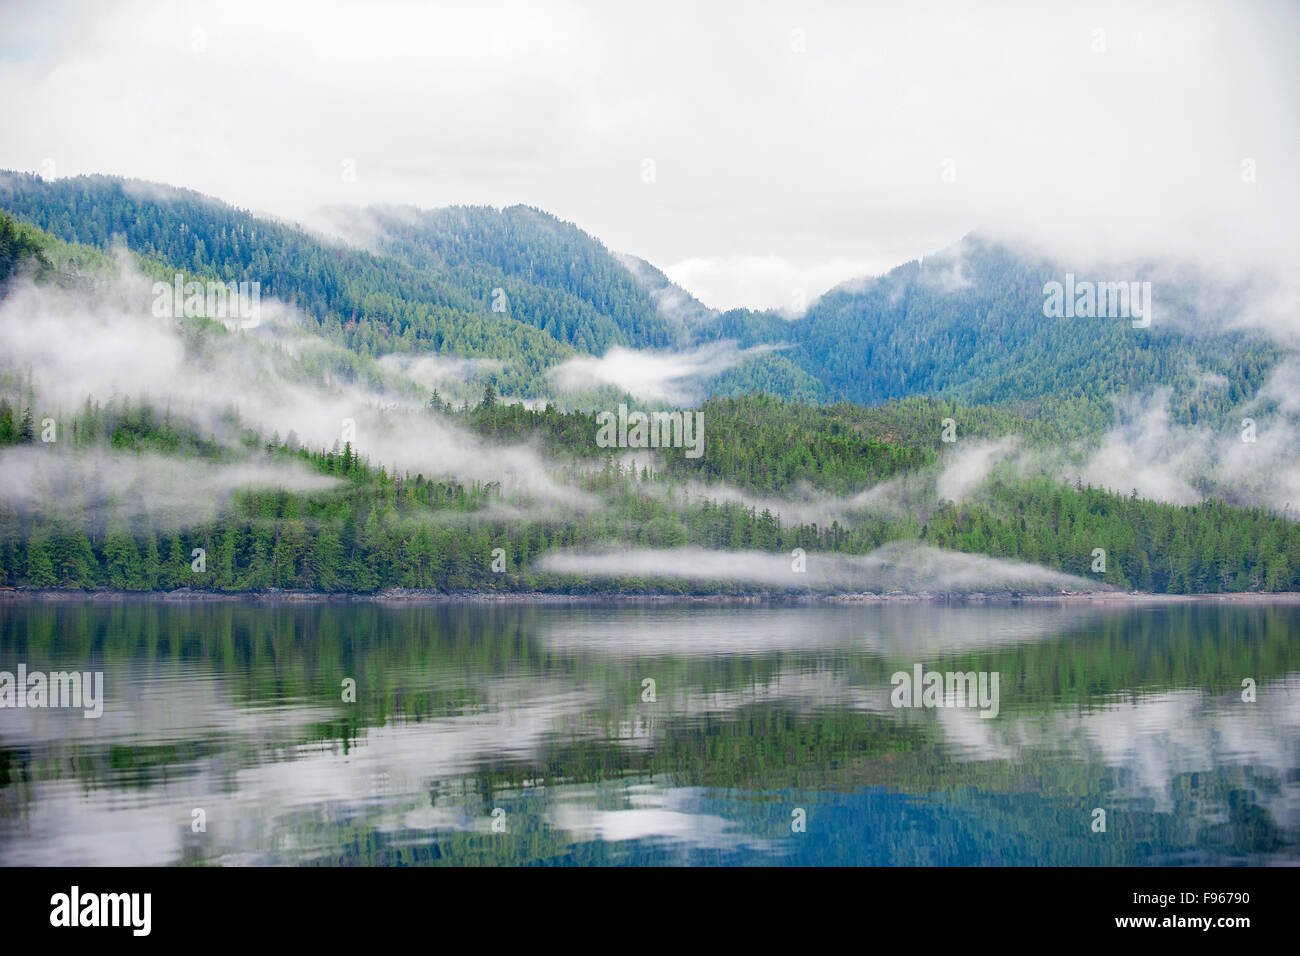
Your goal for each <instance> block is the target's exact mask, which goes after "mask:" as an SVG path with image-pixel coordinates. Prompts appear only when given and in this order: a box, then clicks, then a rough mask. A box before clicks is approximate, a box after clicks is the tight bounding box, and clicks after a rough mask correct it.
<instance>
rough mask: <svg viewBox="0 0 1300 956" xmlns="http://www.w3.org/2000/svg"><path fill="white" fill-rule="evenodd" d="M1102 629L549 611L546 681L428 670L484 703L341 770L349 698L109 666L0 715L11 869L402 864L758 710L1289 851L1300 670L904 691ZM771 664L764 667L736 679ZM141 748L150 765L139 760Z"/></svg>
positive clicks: (238, 678)
mask: <svg viewBox="0 0 1300 956" xmlns="http://www.w3.org/2000/svg"><path fill="white" fill-rule="evenodd" d="M1094 613H1096V614H1100V613H1102V612H1092V611H1091V610H1088V611H1085V612H1083V613H1081V612H1080V611H1079V610H1077V609H1071V608H1061V607H1054V606H1046V607H1039V606H1030V607H979V606H976V607H960V606H959V607H946V606H938V605H919V604H910V605H899V606H870V607H852V608H842V607H829V608H821V607H816V608H754V609H743V610H739V611H738V610H737V609H735V608H723V609H716V608H711V607H700V606H698V605H697V606H692V607H688V608H681V607H678V608H658V607H655V608H632V609H628V608H614V609H604V608H595V609H590V608H582V609H578V610H571V609H564V610H551V609H544V610H543V611H541V612H539V613H537V614H536V615H535V616H534V617H533V618H532V621H533V622H535V624H536V629H537V630H536V632H535V634H536V635H538V639H537V640H536V643H537V644H540V645H543V646H544V647H548V648H550V649H551V651H552V652H554V651H556V650H558V651H559V652H560V653H550V654H549V655H548V654H543V655H540V656H541V657H543V658H547V659H548V660H549V663H546V664H533V663H528V664H524V665H520V667H521V668H522V669H517V668H515V667H513V666H512V667H509V668H506V669H505V670H504V671H502V670H496V669H494V667H493V665H494V664H495V663H498V662H497V661H495V660H493V661H484V662H483V664H482V666H479V665H477V664H476V665H473V666H468V667H464V668H462V667H461V666H459V665H458V666H455V667H451V668H443V667H428V666H425V665H422V664H419V663H415V664H411V665H409V669H405V668H404V669H403V672H402V675H401V681H400V683H401V685H402V687H403V692H405V691H407V690H411V689H415V690H417V691H418V689H419V688H421V687H423V688H429V687H436V688H438V689H439V691H440V692H445V693H442V695H441V696H442V697H445V698H446V699H448V700H473V702H474V704H473V708H472V709H465V710H462V711H459V712H456V713H451V714H446V715H442V716H425V717H423V718H422V719H420V720H415V719H398V720H394V721H390V722H388V723H386V724H384V725H382V726H376V727H367V728H364V729H363V730H362V731H361V732H360V736H359V738H358V739H356V740H355V741H351V742H350V743H349V745H348V748H347V750H346V751H345V747H344V743H343V741H341V740H334V739H328V740H324V741H317V740H316V737H317V736H318V735H319V733H320V731H319V729H318V726H319V725H322V724H332V723H334V722H336V721H337V720H338V718H339V717H340V715H341V714H342V713H343V712H344V710H345V709H346V706H345V705H342V704H341V703H337V702H336V701H337V692H336V689H335V688H334V687H333V686H329V687H325V688H323V690H322V697H321V698H318V699H307V698H302V699H289V698H284V699H279V700H275V701H272V702H270V703H265V702H256V703H249V702H247V701H246V700H244V699H243V693H244V692H243V691H241V690H239V688H240V687H241V686H244V685H245V684H250V683H254V684H255V683H256V682H255V680H254V679H253V678H254V677H255V676H256V675H255V674H253V675H244V674H240V675H231V677H226V676H224V675H223V673H222V672H221V670H220V665H219V664H216V663H211V662H207V663H202V664H200V663H188V662H175V661H164V662H143V661H140V662H134V663H130V664H125V665H123V664H110V665H108V666H106V667H104V670H105V677H106V681H105V683H106V689H107V693H108V700H107V705H106V709H105V714H104V717H103V718H102V719H100V720H85V719H83V718H82V717H81V715H80V712H76V711H73V712H55V711H31V710H22V711H19V710H16V709H10V710H4V711H0V744H3V745H4V746H5V747H7V748H11V749H17V750H22V751H27V752H28V753H27V754H24V755H23V758H22V760H21V761H20V762H21V764H22V765H23V766H24V768H25V770H24V776H23V778H22V779H19V778H18V777H17V776H16V775H13V772H12V771H11V776H13V782H12V783H11V785H10V786H8V787H4V788H0V863H4V864H7V865H15V864H63V865H109V864H119V865H152V864H160V863H169V862H177V861H179V860H182V859H202V860H209V861H219V862H223V863H237V862H273V861H289V862H292V861H294V860H301V859H317V858H321V859H324V858H329V857H331V856H337V855H338V853H339V852H340V851H339V847H338V845H337V843H336V841H337V840H338V839H339V837H338V834H339V832H340V830H341V829H342V828H347V827H357V828H366V829H369V830H371V831H375V832H380V833H383V834H384V838H385V840H387V841H388V842H389V843H390V844H393V845H397V844H410V843H428V842H432V841H434V840H435V839H441V838H443V837H444V836H445V835H446V834H448V833H451V832H487V828H488V826H489V823H490V821H489V820H488V818H486V817H485V816H484V813H485V812H486V811H485V810H484V807H483V805H482V799H483V795H482V793H481V790H480V789H479V786H478V779H477V775H478V774H479V773H480V772H481V771H482V769H483V768H484V767H486V766H489V765H500V764H502V763H505V762H510V763H514V764H516V765H522V766H534V767H541V766H549V765H548V764H546V761H547V760H548V759H550V757H551V755H552V750H551V748H552V747H553V746H555V745H557V744H559V745H561V746H567V745H569V744H573V745H576V746H577V747H578V748H580V749H581V748H583V747H585V746H588V745H596V744H601V745H610V744H612V745H614V746H617V747H620V748H624V749H632V750H637V751H646V752H649V751H653V750H654V749H655V748H657V747H659V746H660V745H661V744H662V743H663V741H664V739H665V734H666V733H674V734H677V733H693V732H694V731H695V728H696V727H697V726H698V725H700V724H703V723H705V722H707V721H706V720H700V719H699V718H708V717H709V716H710V715H716V716H717V717H718V718H719V720H722V721H731V722H735V721H743V720H746V719H748V715H747V714H746V713H745V711H747V710H749V711H751V712H752V713H758V714H765V713H772V712H788V713H793V714H796V715H798V714H807V713H810V712H812V711H817V710H826V709H832V708H834V709H838V710H841V711H850V712H855V713H857V714H859V715H861V716H862V717H864V718H870V719H872V720H875V721H877V722H878V723H879V724H881V725H882V732H883V733H889V732H890V730H889V727H890V724H891V722H892V724H893V725H894V727H896V729H897V730H898V731H899V732H909V731H910V730H912V729H915V728H918V727H920V728H933V730H934V735H933V736H934V737H936V738H937V740H938V741H939V746H938V747H936V748H934V749H933V750H927V751H925V752H923V753H918V754H917V759H918V760H920V761H923V763H924V766H925V768H928V769H936V770H937V769H943V770H951V772H953V773H954V774H960V773H961V772H962V768H961V766H960V765H961V764H963V763H968V762H970V763H973V762H978V761H998V762H1004V763H1009V764H1010V765H1013V766H1014V765H1021V766H1023V767H1026V768H1032V767H1040V766H1044V765H1047V767H1048V770H1047V771H1044V772H1045V773H1048V772H1051V771H1054V770H1055V769H1060V770H1061V771H1062V772H1072V771H1073V769H1074V768H1076V767H1078V766H1080V765H1084V766H1085V767H1087V768H1090V769H1095V768H1101V769H1102V771H1103V773H1102V776H1103V777H1112V778H1113V781H1114V782H1113V783H1112V784H1107V789H1108V792H1110V793H1113V794H1115V795H1116V796H1117V797H1118V798H1120V799H1122V800H1125V801H1140V802H1143V803H1144V804H1145V805H1147V806H1155V807H1157V808H1160V809H1161V810H1163V811H1165V812H1169V811H1171V810H1173V811H1174V812H1175V813H1176V815H1178V816H1179V818H1180V819H1181V820H1184V821H1186V822H1187V823H1188V825H1189V826H1192V827H1196V826H1204V825H1206V824H1212V823H1214V822H1217V821H1219V820H1220V818H1223V819H1226V812H1225V811H1224V809H1223V807H1222V803H1223V793H1224V789H1225V788H1228V789H1243V790H1251V791H1254V795H1252V796H1250V798H1249V800H1250V801H1257V802H1258V803H1259V804H1260V806H1262V807H1264V808H1265V809H1266V810H1267V812H1268V813H1269V814H1270V816H1271V817H1272V819H1273V821H1274V822H1275V823H1276V824H1278V825H1280V826H1282V827H1285V828H1288V829H1291V830H1293V831H1294V830H1295V828H1296V827H1297V826H1298V825H1300V781H1296V780H1295V777H1296V774H1295V769H1296V767H1297V766H1298V765H1300V753H1298V748H1297V744H1296V741H1298V740H1300V675H1290V676H1287V677H1284V678H1281V679H1276V680H1272V681H1268V682H1266V683H1264V684H1262V685H1261V686H1260V688H1259V697H1258V701H1257V702H1256V703H1253V704H1245V703H1242V702H1241V701H1240V697H1239V694H1238V693H1230V694H1228V695H1226V696H1224V697H1219V698H1209V697H1207V696H1206V695H1204V694H1203V693H1202V692H1200V691H1198V690H1194V689H1191V690H1175V691H1168V692H1163V693H1156V694H1145V695H1143V694H1141V693H1140V692H1138V693H1137V694H1136V695H1114V696H1110V697H1107V698H1104V699H1101V698H1099V699H1096V700H1095V701H1094V703H1093V706H1092V707H1091V708H1089V709H1087V710H1083V711H1077V710H1075V709H1074V708H1073V707H1068V708H1061V707H1059V706H1057V707H1056V708H1055V709H1054V710H1048V711H1046V712H1029V711H1027V710H1026V708H1025V707H1023V706H1018V707H1013V706H1012V705H1013V704H1014V703H1015V702H1014V701H1012V700H1010V699H1009V697H1008V689H1007V686H1006V685H1004V686H1003V688H1002V705H1003V709H1002V713H1001V715H1000V716H999V717H998V718H997V719H994V720H985V719H983V718H981V717H980V716H979V714H980V712H979V710H978V709H968V708H955V707H944V708H935V709H921V708H914V709H908V710H897V709H895V708H893V707H892V706H891V704H890V701H889V695H890V690H891V686H890V684H889V682H888V679H887V676H886V675H887V674H888V673H889V671H890V670H892V669H896V668H895V665H896V663H897V664H898V665H899V666H901V662H903V661H906V662H908V663H909V664H910V663H911V662H912V661H917V660H919V661H922V662H925V663H926V666H927V667H931V666H932V667H934V668H935V669H943V668H942V665H940V664H939V663H938V660H937V658H938V657H939V655H940V654H941V653H942V652H943V651H944V650H946V649H955V650H958V651H960V650H965V649H971V648H980V647H999V646H1003V645H1007V644H1011V645H1014V644H1017V643H1028V642H1032V641H1036V640H1044V639H1051V640H1055V639H1058V638H1059V637H1060V636H1062V635H1066V634H1069V633H1072V632H1076V631H1079V630H1080V629H1082V628H1084V627H1086V626H1087V623H1088V622H1089V621H1090V620H1091V621H1095V620H1096V617H1093V616H1090V615H1092V614H1094ZM531 636H532V635H530V637H531ZM674 655H678V656H680V657H682V658H684V659H685V663H684V664H682V663H675V664H672V665H671V666H669V665H668V664H667V663H666V664H665V666H664V668H663V670H662V673H661V674H660V675H659V677H658V682H657V694H658V700H657V701H656V702H655V703H646V702H642V701H640V700H639V695H638V694H637V693H636V692H635V690H633V689H634V688H636V687H637V686H638V685H637V681H638V679H639V677H640V676H641V675H642V674H648V675H655V674H656V670H655V669H654V667H653V666H652V667H649V668H648V669H645V670H643V669H642V668H641V667H639V666H638V667H631V666H628V664H627V662H628V661H631V660H636V659H638V658H641V659H644V660H647V661H653V660H654V659H655V657H656V656H661V657H665V658H666V657H671V656H674ZM750 655H758V656H761V658H762V660H761V662H751V661H740V659H743V658H745V657H748V656H750ZM882 658H883V659H884V661H885V662H886V663H885V666H883V667H882V666H881V663H882V662H881V659H882ZM611 659H612V661H613V663H610V660H611ZM513 660H515V659H514V658H511V661H513ZM738 662H739V663H743V664H744V666H739V663H738ZM715 663H716V664H718V665H719V666H714V664H715ZM751 663H753V665H754V666H752V667H751V666H750V664H751ZM85 666H89V665H85ZM42 667H43V668H44V669H46V670H50V669H55V668H53V667H51V666H46V665H45V664H44V662H43V663H42ZM733 668H735V669H733ZM742 674H743V675H744V676H740V675H742ZM466 692H468V697H467V696H466ZM1023 703H1024V702H1021V704H1023ZM304 740H310V741H313V742H310V743H304V742H303V741H304ZM171 747H175V748H176V749H175V750H169V749H167V748H171ZM117 748H122V749H117ZM561 752H567V751H561ZM123 753H127V754H129V755H130V758H131V759H130V760H129V761H127V762H126V763H125V764H124V765H123V764H119V762H118V759H117V758H119V757H120V756H121V755H122V754H123ZM195 754H203V755H205V756H195ZM207 755H210V756H207ZM74 767H75V768H76V769H75V770H73V769H72V768H74ZM553 772H555V771H554V769H553V768H552V769H546V770H541V771H540V773H542V774H543V775H546V774H549V773H553ZM1195 773H1213V774H1215V775H1216V778H1215V782H1214V783H1213V784H1212V785H1211V786H1210V787H1207V788H1206V789H1205V790H1203V791H1201V790H1198V791H1197V793H1196V794H1193V797H1192V798H1189V797H1188V795H1187V793H1186V792H1185V787H1184V784H1185V780H1184V779H1183V778H1185V777H1186V776H1187V775H1188V774H1195ZM1045 779H1046V778H1045ZM546 783H547V785H546V786H545V787H544V788H536V789H534V788H533V787H531V786H530V785H528V784H525V785H524V786H523V788H522V789H521V791H519V792H520V793H528V794H529V796H528V797H527V800H531V801H536V803H535V804H534V805H536V806H537V807H538V808H539V810H540V815H537V814H532V813H531V812H530V815H529V817H528V824H527V825H528V826H534V825H541V824H540V821H545V823H546V825H549V826H550V827H552V828H554V829H555V830H558V831H563V833H564V834H567V835H569V836H571V837H572V838H573V839H575V840H582V841H588V840H603V841H608V842H612V843H624V844H625V843H628V842H630V841H637V840H646V841H661V842H664V843H666V844H668V845H670V846H672V847H676V848H679V849H680V850H681V851H682V852H683V853H684V854H685V853H688V852H689V851H691V850H692V849H701V850H711V849H727V848H730V849H735V848H737V847H739V848H742V849H745V848H754V847H759V848H760V849H763V845H762V844H760V843H757V842H754V841H755V840H756V838H755V837H754V836H753V833H752V830H753V822H752V814H751V813H749V812H748V811H746V810H744V809H741V808H739V807H737V806H736V805H735V803H734V802H732V800H731V798H729V797H727V796H725V795H719V794H717V793H713V792H710V793H709V794H708V795H707V796H703V795H702V792H701V791H693V790H689V789H671V788H669V789H665V788H663V787H658V786H648V787H631V788H629V787H625V786H623V785H622V783H621V782H614V783H608V784H601V785H598V786H592V785H586V786H585V787H579V786H576V785H574V786H567V785H556V784H555V783H554V781H550V780H548V781H547V782H546ZM753 786H755V787H757V788H760V789H761V788H762V787H763V786H764V783H763V781H761V780H760V781H755V782H754V783H753ZM1202 796H1203V797H1204V799H1202ZM505 799H511V798H509V797H506V798H505ZM1189 799H1192V800H1193V802H1192V803H1191V804H1189V803H1188V800H1189ZM1197 801H1199V802H1197ZM1215 801H1217V802H1215ZM195 807H202V808H203V809H204V810H205V811H206V812H207V827H208V829H207V832H206V833H203V834H194V833H192V832H191V830H190V821H191V816H190V813H191V810H192V809H193V808H195ZM1189 807H1190V809H1189ZM510 812H511V814H512V823H511V826H512V830H513V826H514V821H515V820H516V819H518V818H516V817H514V812H515V811H514V809H512V810H511V811H510ZM734 820H740V821H749V822H740V823H735V822H729V821H734ZM747 841H748V842H747ZM764 852H766V851H765V850H764Z"/></svg>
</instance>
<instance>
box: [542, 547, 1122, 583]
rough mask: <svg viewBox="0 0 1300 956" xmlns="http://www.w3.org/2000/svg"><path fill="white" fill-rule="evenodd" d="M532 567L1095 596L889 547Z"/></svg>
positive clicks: (698, 554) (1007, 570)
mask: <svg viewBox="0 0 1300 956" xmlns="http://www.w3.org/2000/svg"><path fill="white" fill-rule="evenodd" d="M537 567H538V568H539V569H540V570H542V571H549V572H551V573H553V574H564V575H576V576H579V577H586V578H598V579H611V578H646V577H649V578H668V579H676V580H686V581H694V582H700V583H705V582H714V581H726V582H732V583H736V584H747V585H758V586H763V587H772V588H778V589H790V590H804V589H806V588H812V589H816V590H829V591H840V592H868V591H871V592H882V591H890V590H902V591H905V592H908V593H917V592H935V591H938V592H970V591H985V590H1008V589H1015V590H1032V591H1050V590H1061V589H1065V590H1073V591H1095V590H1098V586H1097V584H1096V583H1095V582H1092V581H1086V580H1084V579H1083V578H1079V577H1075V576H1074V575H1070V574H1062V573H1060V572H1057V571H1051V570H1048V569H1046V568H1041V567H1038V566H1037V565H1033V564H1026V563H1024V562H1020V561H1006V560H1002V559H1000V558H990V557H984V556H982V555H976V554H966V553H964V552H959V551H943V550H940V549H938V548H931V547H927V546H924V545H919V544H915V543H897V542H896V543H892V544H888V545H885V546H883V547H881V548H877V549H876V550H875V551H872V552H870V553H869V554H866V555H862V556H860V557H859V556H854V555H844V554H810V555H808V556H807V564H806V570H805V571H804V572H802V573H798V572H796V571H794V560H793V559H792V558H791V556H790V555H787V554H768V553H766V552H761V551H711V550H708V549H705V548H694V547H692V548H675V549H659V550H654V549H646V550H622V551H614V550H601V551H551V552H548V553H546V554H544V555H542V557H541V558H540V559H539V560H538V562H537Z"/></svg>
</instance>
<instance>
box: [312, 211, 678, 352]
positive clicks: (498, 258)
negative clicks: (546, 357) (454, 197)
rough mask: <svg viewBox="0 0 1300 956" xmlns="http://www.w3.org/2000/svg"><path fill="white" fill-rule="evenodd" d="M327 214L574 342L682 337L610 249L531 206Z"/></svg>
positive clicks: (378, 246)
mask: <svg viewBox="0 0 1300 956" xmlns="http://www.w3.org/2000/svg"><path fill="white" fill-rule="evenodd" d="M332 219H333V222H334V224H335V226H336V228H337V229H338V230H339V231H340V232H341V233H343V234H344V235H347V236H349V237H351V238H353V239H356V240H358V241H368V243H369V244H370V245H371V246H372V247H373V248H374V249H375V250H376V251H378V252H381V253H383V254H384V255H388V256H392V257H393V258H395V259H398V260H401V261H403V262H407V263H409V264H411V265H413V266H415V267H417V268H420V269H424V270H427V271H429V272H432V273H434V274H436V275H440V276H445V277H446V278H447V279H448V280H449V281H451V282H453V283H454V284H456V285H457V286H458V287H460V288H461V289H463V290H464V291H465V292H466V294H467V295H468V296H470V297H476V298H478V299H479V300H480V301H481V302H482V303H484V304H485V306H486V307H487V308H489V309H496V310H498V311H508V312H509V314H510V315H511V316H513V317H514V318H517V319H519V320H520V321H523V322H527V323H528V324H530V325H534V326H537V327H538V328H541V329H544V330H545V331H546V332H548V333H549V334H550V335H552V336H554V337H555V338H557V339H559V340H560V341H562V342H566V343H568V344H570V345H573V346H574V347H575V348H577V349H578V350H579V351H583V352H592V353H595V354H600V353H603V352H604V351H605V350H606V349H607V348H609V346H611V345H622V346H627V347H630V348H667V347H669V346H673V345H680V344H683V342H684V341H685V340H686V335H685V334H684V330H683V329H682V328H681V326H680V322H674V321H673V320H671V319H670V318H669V317H668V316H667V315H665V314H663V313H661V311H660V309H659V307H658V305H657V303H656V301H655V297H654V295H653V294H652V292H651V288H650V287H649V286H647V285H645V284H643V283H642V282H641V281H640V280H639V279H638V278H637V277H636V276H635V275H634V274H633V273H632V272H631V271H630V270H629V269H628V268H627V267H626V266H625V265H624V264H623V263H622V262H620V261H619V259H618V258H617V257H615V256H614V255H613V254H612V253H610V252H609V251H608V250H607V249H606V248H605V247H604V246H603V245H602V244H601V243H600V242H599V241H597V240H595V239H593V238H592V237H591V236H589V235H587V234H586V233H585V232H583V231H582V230H580V229H579V228H578V227H577V226H574V225H573V224H572V223H567V222H563V221H561V220H559V219H557V218H556V217H555V216H552V215H550V214H549V213H545V212H542V211H541V210H539V209H533V208H530V207H528V206H509V207H507V208H505V209H493V208H491V207H487V206H452V207H449V208H445V209H434V210H428V211H424V210H418V209H409V208H389V207H372V208H369V209H367V210H366V211H365V214H364V216H363V217H361V218H358V217H357V214H356V212H355V210H341V211H336V212H335V214H334V216H333V217H332ZM665 281H666V280H665ZM497 289H500V290H502V292H504V295H502V294H501V293H499V292H495V290H497ZM679 291H680V290H679ZM682 295H685V293H684V292H683V293H682ZM692 301H693V300H692ZM695 305H697V306H698V303H695ZM700 308H703V307H702V306H700Z"/></svg>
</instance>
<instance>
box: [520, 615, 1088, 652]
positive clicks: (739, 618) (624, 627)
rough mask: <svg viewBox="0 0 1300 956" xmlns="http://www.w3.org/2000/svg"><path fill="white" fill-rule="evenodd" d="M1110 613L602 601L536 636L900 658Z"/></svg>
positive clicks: (1014, 639) (603, 648) (595, 646)
mask: <svg viewBox="0 0 1300 956" xmlns="http://www.w3.org/2000/svg"><path fill="white" fill-rule="evenodd" d="M1101 613H1103V612H1102V611H1099V610H1096V609H1091V608H1089V609H1086V610H1081V609H1079V608H1077V607H1066V606H1061V605H1050V604H1044V605H1037V604H1036V605H1030V606H1018V607H1004V606H987V605H967V606H961V605H957V606H950V605H940V604H931V603H928V602H918V603H909V604H906V605H902V606H900V605H888V604H875V605H869V606H863V607H789V608H787V607H778V608H746V609H744V610H742V611H740V612H737V610H736V609H735V608H717V607H707V606H706V607H700V606H692V607H666V608H595V609H591V610H587V611H584V612H581V613H575V614H574V615H572V616H569V615H546V616H541V617H539V619H538V627H537V638H538V640H540V641H541V642H542V643H544V644H546V645H547V646H548V647H553V648H556V649H560V650H564V651H568V652H571V653H583V654H600V655H604V656H610V657H655V656H669V655H680V656H689V657H716V656H719V655H727V654H750V653H764V652H775V651H800V650H818V649H831V648H835V649H843V650H849V651H866V652H869V653H875V654H882V655H888V656H891V657H892V656H898V655H928V654H935V653H940V652H943V651H956V650H971V649H976V648H984V647H1002V646H1006V645H1013V644H1021V643H1030V642H1033V641H1040V640H1044V639H1048V638H1052V637H1056V636H1058V635H1060V634H1062V633H1063V632H1066V631H1074V630H1079V629H1081V628H1083V627H1085V626H1087V625H1088V623H1089V622H1091V621H1093V620H1094V619H1095V618H1096V616H1097V615H1099V614H1101ZM1112 613H1113V612H1112ZM921 659H924V657H923V656H922V657H921Z"/></svg>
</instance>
